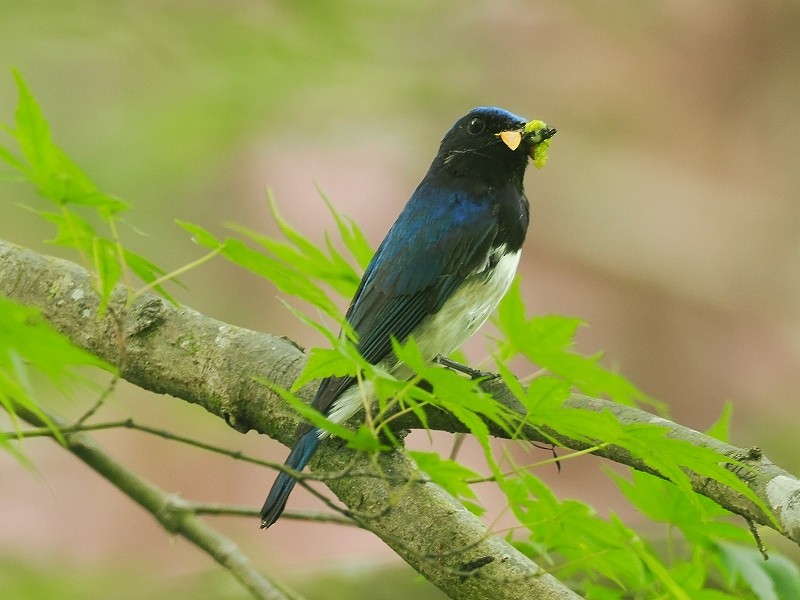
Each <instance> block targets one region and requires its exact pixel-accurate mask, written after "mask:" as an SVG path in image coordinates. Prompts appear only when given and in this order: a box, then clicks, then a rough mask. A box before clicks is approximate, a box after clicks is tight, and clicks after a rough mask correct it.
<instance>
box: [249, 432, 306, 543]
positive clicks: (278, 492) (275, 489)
mask: <svg viewBox="0 0 800 600" xmlns="http://www.w3.org/2000/svg"><path fill="white" fill-rule="evenodd" d="M318 446H319V429H317V428H316V427H314V428H312V429H311V430H309V431H308V432H306V433H305V434H303V435H302V436H301V437H300V439H298V440H297V443H296V444H295V445H294V447H293V448H292V451H291V452H290V453H289V457H288V458H287V459H286V463H285V464H286V466H287V467H291V468H292V469H294V470H295V471H302V470H303V468H304V467H305V466H306V465H307V464H308V461H310V460H311V457H312V456H314V452H315V451H316V450H317V447H318ZM295 483H297V481H296V480H295V478H294V477H292V476H291V475H289V474H288V473H284V472H283V471H281V472H280V473H278V477H277V478H276V479H275V483H273V484H272V489H270V491H269V495H268V496H267V500H266V501H265V502H264V506H263V507H262V508H261V528H262V529H263V528H265V527H269V526H270V525H272V524H273V523H274V522H275V521H277V520H278V517H280V516H281V513H282V512H283V508H284V507H285V506H286V500H287V499H288V498H289V494H291V493H292V489H293V488H294V484H295Z"/></svg>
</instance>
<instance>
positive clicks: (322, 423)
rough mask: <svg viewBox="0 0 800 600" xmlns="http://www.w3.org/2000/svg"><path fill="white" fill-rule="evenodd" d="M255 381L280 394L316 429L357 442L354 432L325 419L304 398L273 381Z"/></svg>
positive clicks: (255, 378)
mask: <svg viewBox="0 0 800 600" xmlns="http://www.w3.org/2000/svg"><path fill="white" fill-rule="evenodd" d="M253 379H254V380H255V381H258V382H259V383H261V384H263V385H265V386H266V387H268V388H269V389H270V390H271V391H273V392H275V393H276V394H278V395H279V396H280V397H281V398H283V399H284V400H285V401H286V402H287V403H288V404H289V405H290V406H291V407H292V408H293V409H294V410H295V411H297V413H298V414H299V415H300V416H301V417H302V418H303V419H305V420H306V421H308V422H309V423H311V424H312V425H313V426H314V427H318V428H319V429H322V430H324V431H327V432H328V433H330V434H331V435H335V436H336V437H339V438H342V439H343V440H345V441H347V442H351V441H355V438H356V434H355V433H354V432H353V431H350V430H349V429H347V428H346V427H343V426H342V425H339V424H338V423H334V422H333V421H330V420H328V419H326V418H325V416H324V415H323V414H322V413H321V412H319V411H318V410H317V409H316V408H314V407H313V406H310V405H309V404H306V402H305V401H303V399H302V398H300V397H298V396H296V395H295V394H293V393H292V392H290V391H289V390H286V389H284V388H282V387H280V386H277V385H275V384H274V383H272V382H271V381H269V380H267V379H264V378H262V377H254V378H253Z"/></svg>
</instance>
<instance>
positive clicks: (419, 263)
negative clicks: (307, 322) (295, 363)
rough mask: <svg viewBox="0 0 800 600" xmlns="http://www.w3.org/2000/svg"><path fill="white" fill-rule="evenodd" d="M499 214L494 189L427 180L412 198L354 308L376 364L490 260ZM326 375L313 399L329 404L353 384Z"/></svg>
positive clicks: (362, 343)
mask: <svg viewBox="0 0 800 600" xmlns="http://www.w3.org/2000/svg"><path fill="white" fill-rule="evenodd" d="M497 230H498V220H497V215H496V214H495V212H494V209H493V203H492V202H491V199H490V198H489V196H488V194H487V193H485V192H484V193H483V194H480V195H479V194H474V193H467V192H466V191H455V190H447V189H441V188H437V187H434V186H426V185H425V184H424V183H423V184H422V185H420V187H419V188H417V191H416V192H415V193H414V195H413V196H412V197H411V199H410V200H409V201H408V204H407V205H406V207H405V209H404V210H403V212H402V213H401V214H400V216H399V217H398V219H397V221H396V222H395V224H394V225H393V226H392V228H391V230H390V231H389V233H388V234H387V236H386V238H385V239H384V241H383V243H382V244H381V246H380V247H379V248H378V251H377V252H376V253H375V256H374V257H373V259H372V261H371V262H370V264H369V266H368V267H367V270H366V271H365V273H364V276H363V278H362V280H361V284H360V285H359V288H358V290H357V292H356V294H355V296H354V298H353V301H352V303H351V305H350V308H349V310H348V312H347V320H348V322H349V323H350V324H351V325H352V326H353V329H354V330H355V332H356V333H357V335H358V343H357V348H358V351H359V352H360V353H361V355H362V356H363V357H364V358H365V359H366V360H367V361H369V362H370V363H372V364H377V363H379V362H380V361H382V360H383V359H384V358H386V357H388V356H389V355H390V354H391V352H392V343H391V339H392V337H394V338H396V339H398V340H400V341H405V340H406V339H407V338H408V336H409V335H410V334H411V333H412V332H413V331H414V330H415V329H416V328H417V327H418V326H419V324H420V323H421V322H422V320H423V319H424V318H425V317H426V316H428V315H430V314H433V313H436V312H437V311H438V310H439V309H440V308H441V307H442V305H443V304H444V302H445V301H446V300H447V299H448V298H449V297H450V296H451V295H452V294H453V292H455V290H456V289H457V288H458V286H459V284H460V283H461V282H463V280H464V279H465V278H466V277H467V276H468V275H469V274H470V273H472V272H473V271H474V270H475V269H476V268H479V267H481V266H482V265H483V264H485V262H486V260H487V256H488V254H489V251H490V249H491V246H492V243H493V241H494V239H495V236H496V235H497ZM352 383H353V378H351V377H332V378H329V379H327V380H325V381H324V382H323V384H322V386H321V387H320V389H319V391H318V392H317V397H316V399H315V401H314V406H315V407H316V408H317V409H318V410H320V411H322V412H326V410H327V409H328V408H329V407H330V405H331V404H332V402H333V401H334V400H335V399H336V398H337V397H338V396H339V395H340V394H341V393H342V392H343V391H344V390H345V389H346V388H347V387H349V386H350V385H351V384H352Z"/></svg>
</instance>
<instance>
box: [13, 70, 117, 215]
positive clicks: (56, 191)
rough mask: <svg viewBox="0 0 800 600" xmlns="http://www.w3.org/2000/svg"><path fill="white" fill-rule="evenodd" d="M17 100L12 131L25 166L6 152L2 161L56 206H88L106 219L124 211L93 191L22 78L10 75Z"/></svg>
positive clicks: (94, 189)
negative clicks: (52, 132) (55, 137)
mask: <svg viewBox="0 0 800 600" xmlns="http://www.w3.org/2000/svg"><path fill="white" fill-rule="evenodd" d="M14 78H15V80H16V84H17V89H18V92H19V101H18V103H17V109H16V128H15V129H14V131H13V132H12V134H13V136H14V138H15V139H16V140H17V143H18V144H19V148H20V152H21V153H22V156H23V158H24V161H25V163H27V164H24V163H22V162H21V161H18V160H16V159H15V158H14V157H13V155H11V154H10V153H8V152H5V153H4V156H3V158H4V160H5V161H6V162H8V163H9V164H11V165H12V166H14V167H16V168H17V169H19V170H20V171H21V172H22V173H24V174H25V175H26V176H27V177H28V179H29V180H30V182H31V183H33V184H34V185H35V186H36V189H37V190H38V192H39V193H40V194H41V195H42V196H43V197H44V198H46V199H48V200H50V201H52V202H55V203H56V204H59V205H65V204H80V205H85V206H92V207H94V208H96V209H98V210H99V211H100V214H101V215H104V216H106V217H108V216H110V215H113V214H114V213H117V212H120V211H123V210H126V209H127V208H128V205H127V204H126V203H125V202H123V201H122V200H120V199H119V198H117V197H115V196H110V195H108V194H103V193H101V192H99V191H98V190H97V188H96V187H95V185H94V183H93V182H92V180H91V179H90V178H89V176H88V175H86V173H84V172H83V171H82V170H81V169H80V167H78V165H77V164H75V163H74V162H73V161H72V160H71V159H70V158H69V157H68V156H67V155H66V154H65V153H64V152H63V151H62V150H61V149H60V148H59V147H58V146H56V144H55V143H54V142H53V140H52V138H51V136H50V127H49V126H48V124H47V121H46V120H45V118H44V115H43V114H42V111H41V108H40V107H39V104H38V103H37V102H36V99H35V98H34V97H33V94H31V92H30V90H29V89H28V87H27V85H26V84H25V81H24V80H23V79H22V75H20V73H19V72H17V71H15V72H14Z"/></svg>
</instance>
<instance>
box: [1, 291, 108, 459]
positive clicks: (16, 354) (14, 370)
mask: <svg viewBox="0 0 800 600" xmlns="http://www.w3.org/2000/svg"><path fill="white" fill-rule="evenodd" d="M86 366H90V367H97V368H101V369H104V370H107V371H110V372H115V369H114V367H112V366H111V365H109V364H107V363H106V362H104V361H102V360H100V359H99V358H97V357H95V356H92V355H91V354H89V353H87V352H85V351H83V350H81V349H80V348H78V347H76V346H74V345H72V343H71V342H70V341H69V340H68V339H67V338H66V337H64V336H63V335H62V334H60V333H59V332H57V331H56V330H55V329H53V327H52V326H51V325H50V324H49V323H48V322H47V321H46V320H45V319H44V318H43V317H42V316H41V314H40V312H39V311H38V310H36V309H34V308H31V307H28V306H23V305H21V304H19V303H17V302H14V301H13V300H10V299H8V298H6V297H5V296H0V405H2V407H3V408H4V409H5V410H6V411H7V412H8V413H9V414H10V415H11V416H12V418H13V416H14V413H15V408H14V407H15V405H19V406H22V407H24V408H25V409H27V410H29V411H31V412H33V413H34V414H36V415H37V416H38V417H39V418H40V419H41V420H42V421H44V422H45V423H46V424H47V425H48V427H50V428H51V429H52V430H53V432H54V434H55V435H56V437H57V438H58V439H59V440H60V441H62V442H63V437H62V436H61V434H60V433H59V432H58V430H57V428H56V427H55V425H54V424H53V423H52V421H51V420H50V419H49V418H48V417H47V415H46V414H45V413H44V412H43V411H42V408H41V406H40V404H39V402H38V401H37V399H36V392H35V391H34V387H35V386H34V385H33V384H32V383H31V373H34V372H35V373H39V374H40V375H43V376H44V377H45V378H46V379H47V380H48V381H49V382H50V383H51V384H52V385H53V386H54V387H55V388H56V389H58V390H60V391H61V392H62V393H65V394H68V393H69V392H70V388H71V387H72V386H74V385H76V384H80V385H86V384H89V382H88V380H86V379H85V378H84V377H83V376H82V375H81V374H80V373H79V371H78V370H77V369H78V368H80V367H86ZM14 422H15V424H16V421H14ZM0 444H2V445H3V447H5V448H6V449H9V444H8V440H7V439H4V440H3V442H2V443H0Z"/></svg>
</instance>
